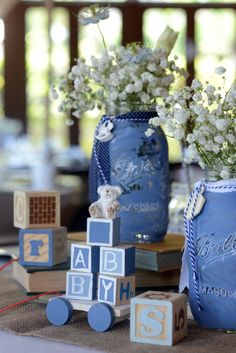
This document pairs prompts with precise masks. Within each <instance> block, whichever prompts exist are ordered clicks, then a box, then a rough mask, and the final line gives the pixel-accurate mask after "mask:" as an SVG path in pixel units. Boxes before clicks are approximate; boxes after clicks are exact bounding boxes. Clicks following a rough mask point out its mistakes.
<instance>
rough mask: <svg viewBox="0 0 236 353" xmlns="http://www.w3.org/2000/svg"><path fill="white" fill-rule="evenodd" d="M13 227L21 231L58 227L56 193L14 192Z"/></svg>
mask: <svg viewBox="0 0 236 353" xmlns="http://www.w3.org/2000/svg"><path fill="white" fill-rule="evenodd" d="M14 226H15V227H16V228H21V229H41V228H42V229H47V228H58V227H60V194H59V192H58V191H15V192H14Z"/></svg>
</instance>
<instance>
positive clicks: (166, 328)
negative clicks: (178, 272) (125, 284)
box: [130, 291, 187, 346]
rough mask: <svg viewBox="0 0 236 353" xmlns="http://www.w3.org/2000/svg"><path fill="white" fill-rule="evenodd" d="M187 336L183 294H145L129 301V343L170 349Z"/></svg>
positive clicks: (185, 302) (185, 299) (151, 292)
mask: <svg viewBox="0 0 236 353" xmlns="http://www.w3.org/2000/svg"><path fill="white" fill-rule="evenodd" d="M186 334H187V297H186V295H185V294H178V293H169V292H155V291H148V292H145V293H143V294H141V295H139V296H137V297H134V298H132V299H131V312H130V340H131V341H132V342H139V343H151V344H157V345H165V346H172V345H173V344H175V343H176V342H178V341H179V340H180V339H182V338H183V337H185V336H186Z"/></svg>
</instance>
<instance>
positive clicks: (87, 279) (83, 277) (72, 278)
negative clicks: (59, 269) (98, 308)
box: [66, 271, 97, 300]
mask: <svg viewBox="0 0 236 353" xmlns="http://www.w3.org/2000/svg"><path fill="white" fill-rule="evenodd" d="M96 292H97V274H96V273H82V272H77V271H68V272H67V277H66V297H67V298H71V299H84V300H93V299H95V298H96Z"/></svg>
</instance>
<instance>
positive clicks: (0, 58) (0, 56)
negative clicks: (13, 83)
mask: <svg viewBox="0 0 236 353" xmlns="http://www.w3.org/2000/svg"><path fill="white" fill-rule="evenodd" d="M3 41H4V23H3V20H2V19H0V118H2V117H3V116H4V115H5V114H4V101H3V90H4V74H3V70H4V47H3Z"/></svg>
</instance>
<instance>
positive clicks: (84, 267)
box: [71, 243, 100, 273]
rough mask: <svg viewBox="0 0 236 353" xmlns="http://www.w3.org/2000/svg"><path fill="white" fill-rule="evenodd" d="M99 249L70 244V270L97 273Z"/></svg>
mask: <svg viewBox="0 0 236 353" xmlns="http://www.w3.org/2000/svg"><path fill="white" fill-rule="evenodd" d="M99 250H100V249H99V247H98V246H96V245H95V246H92V245H86V244H81V243H78V244H76V243H75V244H71V270H74V271H81V272H93V273H96V272H98V271H99Z"/></svg>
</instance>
